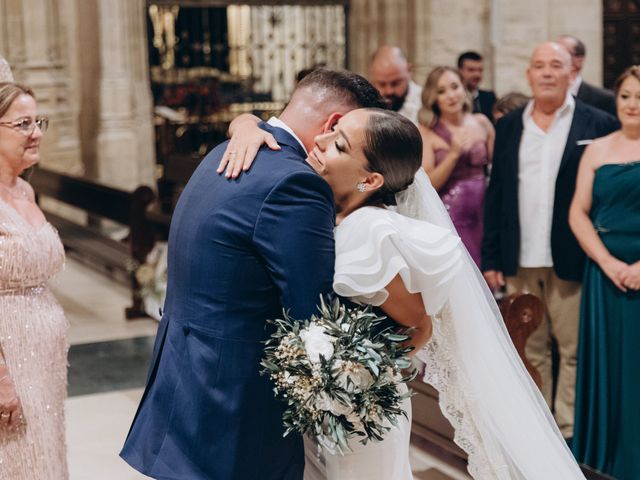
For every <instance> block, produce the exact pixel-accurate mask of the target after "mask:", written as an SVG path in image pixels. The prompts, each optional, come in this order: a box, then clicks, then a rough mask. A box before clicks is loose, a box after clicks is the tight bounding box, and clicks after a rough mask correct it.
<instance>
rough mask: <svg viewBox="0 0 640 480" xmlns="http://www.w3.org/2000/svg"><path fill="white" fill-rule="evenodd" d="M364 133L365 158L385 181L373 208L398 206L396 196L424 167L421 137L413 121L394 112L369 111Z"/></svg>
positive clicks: (375, 109)
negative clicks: (376, 206) (382, 205)
mask: <svg viewBox="0 0 640 480" xmlns="http://www.w3.org/2000/svg"><path fill="white" fill-rule="evenodd" d="M368 111H369V112H370V113H371V114H370V115H369V119H368V121H367V127H366V128H365V132H364V147H363V151H364V155H365V157H366V158H367V162H368V163H369V165H368V169H369V171H371V172H376V173H379V174H381V175H382V176H383V177H384V185H383V186H382V187H380V188H379V189H378V190H376V191H375V192H374V193H373V194H372V195H371V197H370V198H369V201H368V202H367V203H368V204H370V205H376V204H380V203H382V204H384V205H395V204H396V199H395V196H396V194H397V193H399V192H401V191H402V190H405V189H406V188H407V187H408V186H409V185H411V183H413V178H414V177H415V174H416V172H417V171H418V169H419V168H421V167H422V136H421V135H420V131H419V130H418V127H416V126H415V125H414V124H413V122H411V120H409V119H407V118H405V117H403V116H402V115H400V114H399V113H396V112H393V111H391V110H382V109H377V108H371V109H368Z"/></svg>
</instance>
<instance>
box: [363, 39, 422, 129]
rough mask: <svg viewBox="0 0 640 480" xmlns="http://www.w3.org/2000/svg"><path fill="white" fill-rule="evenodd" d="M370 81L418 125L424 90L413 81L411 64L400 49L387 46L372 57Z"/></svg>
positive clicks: (393, 105)
mask: <svg viewBox="0 0 640 480" xmlns="http://www.w3.org/2000/svg"><path fill="white" fill-rule="evenodd" d="M369 81H370V82H371V83H372V84H373V86H374V87H376V88H377V89H378V91H379V92H380V95H382V97H383V98H384V99H385V100H386V101H387V103H388V104H389V107H390V108H391V109H392V110H394V111H396V112H398V113H399V114H400V115H403V116H404V117H406V118H408V119H409V120H411V121H412V122H413V123H415V124H416V125H417V124H418V111H419V110H420V108H421V107H422V87H420V85H418V84H417V83H415V82H414V81H413V80H411V64H409V62H408V61H407V58H406V57H405V55H404V53H402V50H400V48H398V47H392V46H389V45H384V46H382V47H380V48H379V49H378V50H376V52H375V53H374V54H373V55H372V56H371V62H370V63H369Z"/></svg>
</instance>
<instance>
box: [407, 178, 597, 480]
mask: <svg viewBox="0 0 640 480" xmlns="http://www.w3.org/2000/svg"><path fill="white" fill-rule="evenodd" d="M396 199H397V204H398V207H397V212H398V213H400V214H402V215H405V216H408V217H411V218H414V219H418V220H424V221H427V222H429V223H432V224H435V225H438V226H440V227H445V228H448V229H452V230H453V231H455V228H454V226H453V224H452V223H451V219H450V218H449V215H448V214H447V211H446V209H445V207H444V205H443V204H442V201H441V200H440V198H439V197H438V194H437V193H436V191H435V190H434V188H433V187H432V185H431V182H430V181H429V179H428V177H427V175H426V174H425V173H424V171H422V169H420V171H419V172H418V173H417V174H416V177H415V181H414V183H413V184H412V185H411V186H410V187H409V189H407V190H406V191H404V192H402V193H400V194H398V195H397V198H396ZM459 248H460V249H461V250H462V254H461V255H460V263H461V264H460V265H459V268H457V273H456V274H455V275H453V276H452V278H451V280H450V281H448V282H447V283H446V284H444V285H439V286H438V287H437V288H443V289H446V291H444V292H442V294H439V295H434V294H433V292H430V294H429V298H434V297H437V298H443V299H444V300H443V303H442V305H426V307H427V310H428V312H429V314H430V315H431V317H432V320H433V324H434V330H433V337H432V338H431V340H430V341H429V342H428V343H427V345H426V346H425V347H424V348H423V349H422V350H421V351H420V352H418V354H417V356H418V358H420V359H421V360H422V361H423V362H425V364H426V368H425V376H424V381H425V382H427V383H429V384H431V385H433V386H434V388H436V390H438V392H439V394H440V407H441V409H442V412H443V414H444V415H445V416H446V417H447V419H448V420H449V421H450V422H451V423H452V425H453V426H454V428H455V430H456V433H455V441H456V443H457V444H458V445H459V446H460V447H461V448H462V449H463V450H465V451H466V452H467V453H468V455H469V472H470V473H471V475H472V476H473V477H474V478H475V479H476V480H489V479H491V480H495V479H500V480H503V479H504V480H554V479H558V480H570V479H584V476H583V475H582V473H581V471H580V468H579V467H578V465H577V463H576V461H575V460H574V458H573V456H572V454H571V452H570V450H569V448H568V447H567V445H566V443H565V441H564V439H563V438H562V436H561V434H560V431H559V430H558V428H557V426H556V423H555V421H554V419H553V417H552V415H551V413H550V411H549V409H548V407H547V405H546V403H545V401H544V399H543V397H542V395H541V394H540V392H539V390H538V388H537V386H536V385H535V383H534V382H533V380H532V379H531V377H530V376H529V374H528V372H527V371H526V369H525V367H524V365H523V364H522V361H521V360H520V357H519V356H518V353H517V352H516V350H515V348H514V346H513V344H512V342H511V339H510V337H509V334H508V332H507V329H506V327H505V325H504V322H503V320H502V317H501V315H500V312H499V310H498V306H497V305H496V302H495V300H494V298H493V295H492V294H491V292H490V290H489V288H488V287H487V285H486V283H485V281H484V279H483V277H482V274H481V273H480V271H479V270H478V268H477V267H476V265H475V263H474V262H473V260H472V259H471V257H470V255H469V253H468V252H467V251H466V249H465V248H464V246H462V244H460V247H459ZM423 298H426V295H425V294H424V293H423ZM425 303H426V302H425Z"/></svg>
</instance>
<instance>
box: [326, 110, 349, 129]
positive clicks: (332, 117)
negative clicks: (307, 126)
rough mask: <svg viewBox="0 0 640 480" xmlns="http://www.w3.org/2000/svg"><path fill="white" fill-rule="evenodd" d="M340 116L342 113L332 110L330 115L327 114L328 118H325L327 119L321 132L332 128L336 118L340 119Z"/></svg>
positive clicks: (336, 121)
mask: <svg viewBox="0 0 640 480" xmlns="http://www.w3.org/2000/svg"><path fill="white" fill-rule="evenodd" d="M342 117H344V115H343V114H342V113H340V112H333V113H332V114H331V115H329V118H327V121H326V122H325V123H324V125H323V126H322V133H327V132H330V131H331V130H333V127H335V125H336V123H338V120H340V119H341V118H342Z"/></svg>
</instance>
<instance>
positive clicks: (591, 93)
mask: <svg viewBox="0 0 640 480" xmlns="http://www.w3.org/2000/svg"><path fill="white" fill-rule="evenodd" d="M577 98H578V99H580V100H582V101H583V102H584V103H586V104H587V105H591V106H592V107H595V108H599V109H600V110H603V111H605V112H607V113H609V114H610V115H613V116H614V117H615V116H617V114H618V113H617V111H616V96H615V95H614V93H613V92H612V91H611V90H605V89H604V88H598V87H596V86H594V85H591V84H589V83H586V82H584V81H583V82H582V83H581V84H580V88H578V95H577Z"/></svg>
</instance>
